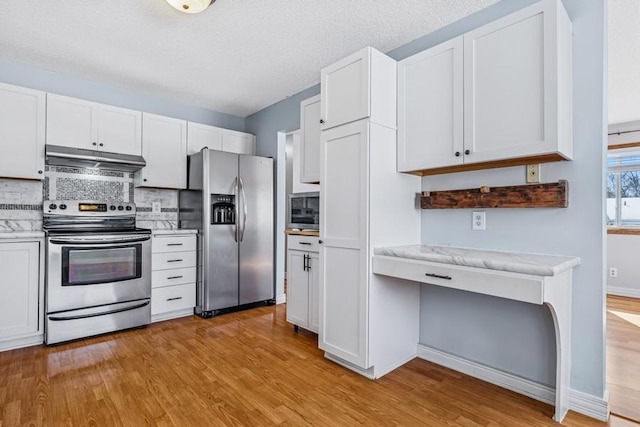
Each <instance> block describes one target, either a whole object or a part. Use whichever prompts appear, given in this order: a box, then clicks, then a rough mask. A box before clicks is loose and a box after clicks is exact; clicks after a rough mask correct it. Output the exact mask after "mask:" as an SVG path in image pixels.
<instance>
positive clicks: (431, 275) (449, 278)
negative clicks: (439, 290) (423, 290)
mask: <svg viewBox="0 0 640 427" xmlns="http://www.w3.org/2000/svg"><path fill="white" fill-rule="evenodd" d="M424 275H425V276H429V277H435V278H436V279H445V280H451V276H443V275H441V274H433V273H425V274H424Z"/></svg>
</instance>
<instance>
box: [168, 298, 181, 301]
mask: <svg viewBox="0 0 640 427" xmlns="http://www.w3.org/2000/svg"><path fill="white" fill-rule="evenodd" d="M178 299H182V297H173V298H167V301H175V300H178Z"/></svg>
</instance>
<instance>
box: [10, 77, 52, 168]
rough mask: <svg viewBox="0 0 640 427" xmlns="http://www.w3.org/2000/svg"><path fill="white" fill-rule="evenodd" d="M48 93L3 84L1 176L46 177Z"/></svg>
mask: <svg viewBox="0 0 640 427" xmlns="http://www.w3.org/2000/svg"><path fill="white" fill-rule="evenodd" d="M45 99H46V94H45V92H41V91H38V90H33V89H27V88H23V87H18V86H12V85H8V84H4V83H0V151H2V152H3V153H11V155H10V156H7V155H4V156H0V176H2V177H7V178H26V179H42V178H43V177H44V174H43V172H44V143H45V105H46V104H45Z"/></svg>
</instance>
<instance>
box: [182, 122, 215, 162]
mask: <svg viewBox="0 0 640 427" xmlns="http://www.w3.org/2000/svg"><path fill="white" fill-rule="evenodd" d="M204 147H207V148H210V149H212V150H222V129H220V128H217V127H215V126H208V125H203V124H200V123H192V122H189V124H188V125H187V155H191V154H195V153H197V152H198V151H200V150H202V149H203V148H204Z"/></svg>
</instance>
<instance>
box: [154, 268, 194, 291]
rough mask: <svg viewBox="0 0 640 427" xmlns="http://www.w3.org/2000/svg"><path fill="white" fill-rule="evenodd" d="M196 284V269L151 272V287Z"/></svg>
mask: <svg viewBox="0 0 640 427" xmlns="http://www.w3.org/2000/svg"><path fill="white" fill-rule="evenodd" d="M195 282H196V267H186V268H172V269H170V270H154V271H152V272H151V287H152V288H162V287H164V286H173V285H183V284H185V283H195Z"/></svg>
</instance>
